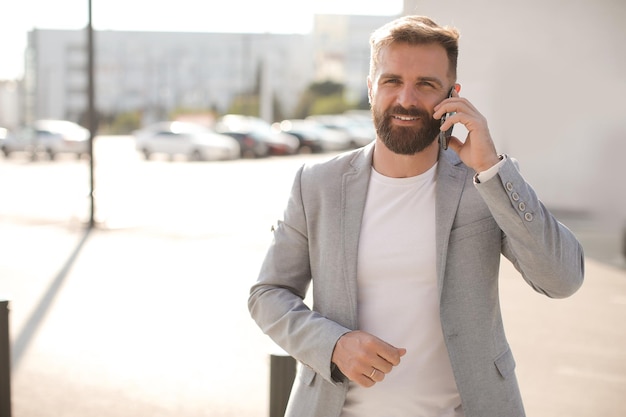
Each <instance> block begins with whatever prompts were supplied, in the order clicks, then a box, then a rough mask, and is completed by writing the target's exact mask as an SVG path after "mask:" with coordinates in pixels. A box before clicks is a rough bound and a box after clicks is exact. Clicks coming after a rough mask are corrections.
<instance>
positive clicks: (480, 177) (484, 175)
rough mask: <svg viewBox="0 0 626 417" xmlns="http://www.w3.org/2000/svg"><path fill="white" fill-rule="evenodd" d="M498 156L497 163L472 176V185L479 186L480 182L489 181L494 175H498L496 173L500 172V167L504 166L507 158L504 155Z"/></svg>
mask: <svg viewBox="0 0 626 417" xmlns="http://www.w3.org/2000/svg"><path fill="white" fill-rule="evenodd" d="M498 156H499V158H500V162H498V163H497V164H495V165H494V166H492V167H491V168H489V169H488V170H485V171H482V172H477V173H476V174H474V184H480V183H481V182H485V181H489V180H490V179H492V178H493V177H495V176H496V174H498V171H500V167H501V166H502V165H504V161H506V159H507V158H508V156H507V155H506V154H500V155H498Z"/></svg>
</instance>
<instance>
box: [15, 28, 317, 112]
mask: <svg viewBox="0 0 626 417" xmlns="http://www.w3.org/2000/svg"><path fill="white" fill-rule="evenodd" d="M86 40H87V36H86V33H85V31H76V30H34V31H32V32H31V33H30V34H29V46H28V53H27V56H28V58H27V68H26V71H25V74H26V76H25V79H26V80H25V81H26V89H27V96H28V99H27V107H29V109H30V110H29V111H27V112H26V114H27V115H30V116H31V118H33V119H35V118H44V117H49V118H60V119H69V120H79V119H80V117H81V115H83V114H84V112H85V111H86V108H87V87H88V84H87V83H88V74H87V53H86V46H85V45H86ZM94 44H95V48H94V49H95V83H96V88H95V90H96V91H95V92H96V94H95V97H96V108H97V110H98V111H99V112H100V113H102V114H117V113H122V112H127V111H133V110H141V111H143V112H144V117H145V118H147V119H148V120H155V119H159V118H162V117H165V116H166V115H167V114H168V113H169V112H170V111H171V110H173V109H175V108H190V109H210V108H214V109H217V110H218V111H225V110H226V109H227V107H228V106H229V105H230V103H231V100H232V99H233V97H234V96H235V95H237V94H242V93H246V92H250V91H252V90H253V89H254V88H255V85H256V83H257V82H258V81H257V80H258V79H259V71H260V68H262V67H263V68H267V70H268V72H269V74H268V75H269V76H268V77H264V78H265V79H268V80H269V82H270V83H271V85H270V88H269V90H270V91H271V92H272V93H273V95H274V96H275V97H276V98H277V100H278V101H279V102H280V104H281V106H283V108H285V109H290V108H293V107H294V106H295V105H296V103H297V100H298V99H299V95H300V93H301V92H302V91H303V90H304V89H305V88H306V87H307V86H308V84H309V83H310V82H311V80H312V79H313V49H312V42H311V37H310V36H306V35H275V34H225V33H170V32H127V31H96V32H95V35H94Z"/></svg>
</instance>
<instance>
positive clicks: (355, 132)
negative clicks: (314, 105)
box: [306, 114, 376, 148]
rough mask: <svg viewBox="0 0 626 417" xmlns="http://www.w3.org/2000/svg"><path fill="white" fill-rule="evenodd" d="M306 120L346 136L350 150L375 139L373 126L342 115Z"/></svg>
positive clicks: (329, 115) (312, 117)
mask: <svg viewBox="0 0 626 417" xmlns="http://www.w3.org/2000/svg"><path fill="white" fill-rule="evenodd" d="M306 120H314V121H316V122H318V123H321V124H322V125H324V126H325V127H327V128H329V129H333V130H337V131H340V132H344V133H345V134H347V135H348V137H349V140H350V145H351V147H352V148H359V147H361V146H365V145H367V144H368V143H370V142H372V141H373V140H375V139H376V131H375V129H374V126H373V124H372V125H371V128H370V126H367V125H364V124H363V122H362V121H357V120H355V119H354V118H353V117H350V116H347V115H343V114H324V115H312V116H308V117H307V118H306Z"/></svg>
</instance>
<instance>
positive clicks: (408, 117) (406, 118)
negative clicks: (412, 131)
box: [391, 115, 419, 122]
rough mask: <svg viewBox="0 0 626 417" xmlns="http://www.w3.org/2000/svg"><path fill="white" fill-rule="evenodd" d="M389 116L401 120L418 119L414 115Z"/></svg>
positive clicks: (410, 120) (411, 120)
mask: <svg viewBox="0 0 626 417" xmlns="http://www.w3.org/2000/svg"><path fill="white" fill-rule="evenodd" d="M391 117H392V118H394V119H397V120H401V121H403V122H413V121H415V120H419V117H415V116H396V115H394V116H391Z"/></svg>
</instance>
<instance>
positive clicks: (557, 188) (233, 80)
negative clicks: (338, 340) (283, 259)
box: [0, 0, 626, 417]
mask: <svg viewBox="0 0 626 417" xmlns="http://www.w3.org/2000/svg"><path fill="white" fill-rule="evenodd" d="M91 4H92V24H93V29H94V83H95V84H94V96H93V97H94V99H95V103H94V107H95V137H94V141H93V144H94V149H93V159H90V151H89V146H88V143H89V140H88V139H89V136H90V132H89V128H90V114H89V108H88V107H89V106H88V100H89V97H88V88H89V82H88V81H89V74H88V54H87V49H88V47H87V45H88V43H87V39H88V38H87V32H88V30H87V29H86V27H87V24H88V2H87V0H63V1H57V2H47V1H43V0H23V1H19V2H9V3H7V4H3V5H1V6H0V11H1V12H2V13H1V15H2V16H3V19H2V24H0V39H2V41H1V42H0V146H1V150H2V153H0V295H5V296H6V297H7V298H8V299H10V300H11V316H10V319H11V322H10V325H11V326H10V329H11V347H12V359H11V364H12V371H13V372H12V378H13V403H14V407H13V408H14V412H13V415H14V416H16V417H34V416H49V415H56V416H76V415H81V416H87V415H94V416H95V415H97V416H99V417H102V416H122V415H123V416H129V415H142V416H145V415H151V416H172V415H177V416H196V415H198V416H200V415H208V416H238V417H242V416H250V417H252V416H265V415H266V410H267V401H268V395H267V389H268V386H267V382H268V378H269V375H268V366H267V365H268V364H267V355H268V352H274V351H275V349H276V348H275V347H274V346H273V345H272V344H271V343H270V342H269V341H268V340H267V339H266V338H265V337H264V336H263V335H261V334H260V332H259V330H258V329H257V328H256V327H255V326H254V324H253V323H251V320H250V319H249V317H248V313H247V310H246V305H245V303H246V299H247V291H248V288H249V286H250V285H251V284H252V282H253V281H254V279H255V277H256V273H257V272H258V268H259V266H260V262H261V261H262V258H263V255H264V252H265V249H266V248H267V245H268V244H269V240H270V239H271V234H270V233H269V230H270V226H271V225H272V224H273V223H274V222H275V221H276V219H277V218H279V217H280V216H281V213H282V209H283V206H284V203H285V202H286V198H287V195H288V192H289V189H290V185H291V180H292V178H293V174H294V173H295V170H296V169H297V168H298V167H299V166H300V165H301V164H302V163H304V162H310V161H315V160H321V159H324V158H329V157H331V156H333V155H335V154H336V153H337V152H341V151H343V150H347V149H353V148H355V147H359V146H363V145H364V144H365V143H368V142H369V141H371V140H373V138H374V136H373V135H374V131H373V126H372V123H371V120H370V117H369V110H368V101H367V89H366V77H367V72H368V66H369V44H368V38H369V35H370V33H371V32H372V31H373V30H374V29H376V28H378V27H379V26H381V25H382V24H384V23H386V22H388V21H389V20H391V19H393V18H395V17H396V16H399V15H402V14H423V15H428V16H430V17H432V18H433V19H434V20H435V21H437V22H438V23H440V24H443V25H451V26H455V27H457V28H458V29H459V30H460V32H461V41H460V42H461V44H460V56H459V71H458V81H459V82H460V83H461V85H462V89H461V95H462V96H465V97H467V98H468V99H469V100H470V101H471V102H472V103H473V104H474V105H475V106H476V107H477V108H478V109H479V110H480V111H481V113H482V114H483V115H484V116H485V117H486V118H487V120H488V122H489V125H490V129H491V133H492V136H493V138H494V141H495V142H496V145H497V147H498V150H499V151H500V152H505V153H508V154H509V155H511V156H513V157H515V158H516V159H517V160H518V161H519V163H520V167H521V169H522V172H523V174H524V175H525V177H526V178H527V179H528V181H529V182H530V183H531V184H532V185H533V187H534V188H535V190H536V191H537V192H538V194H539V196H540V197H541V199H542V201H543V202H544V203H545V204H546V205H547V206H548V207H549V208H550V209H551V210H552V211H553V212H554V213H555V214H556V215H557V217H559V219H560V220H561V221H563V222H564V223H565V224H566V225H567V226H568V227H570V228H572V229H573V230H574V232H575V233H576V234H577V236H578V237H579V239H580V240H581V242H582V243H583V246H584V247H585V252H586V255H587V256H588V258H589V262H590V271H591V272H590V276H591V281H592V284H590V285H591V287H590V289H589V290H586V291H587V292H585V293H584V294H583V295H582V296H581V297H580V298H578V299H575V300H574V301H573V304H567V303H566V304H563V306H562V307H558V308H557V314H556V318H555V319H554V320H552V321H551V320H550V319H547V318H546V316H550V315H551V314H554V311H552V310H546V309H548V308H549V307H548V305H546V306H545V309H544V306H543V304H541V302H539V304H533V314H536V315H532V314H531V315H529V313H528V312H527V311H526V310H525V309H524V305H528V304H525V303H526V298H524V297H523V296H520V295H518V292H517V291H518V288H517V287H516V286H515V285H516V284H511V283H509V281H508V280H507V279H505V280H504V283H503V290H502V291H503V296H504V297H505V298H506V302H503V306H505V307H503V308H504V314H505V316H506V318H507V319H508V322H509V323H510V324H511V327H512V329H511V333H510V338H511V341H512V343H513V345H515V346H517V347H518V350H517V352H519V353H518V356H517V357H516V359H517V360H518V364H520V365H523V366H520V368H522V369H521V370H520V381H521V385H522V388H523V391H524V388H525V389H526V391H525V392H526V393H527V394H526V396H527V397H526V398H525V400H526V402H527V406H528V407H529V411H534V413H532V415H536V416H541V417H552V416H554V417H556V416H561V415H564V414H567V415H569V416H570V417H576V416H580V417H591V416H596V415H604V416H615V417H617V416H620V417H621V416H622V415H623V414H624V412H626V403H624V402H623V398H622V397H623V392H624V390H625V389H626V368H625V367H626V357H625V356H624V355H625V353H624V352H626V350H625V349H623V343H626V334H625V333H626V332H624V331H623V330H622V329H623V326H622V323H623V322H624V320H626V287H625V285H626V280H625V279H623V278H624V275H623V274H624V270H625V261H624V255H623V254H624V252H625V251H626V192H625V191H626V189H625V188H624V186H623V185H619V184H621V181H622V179H623V178H625V177H626V168H625V167H624V164H623V163H622V159H623V155H624V152H625V151H626V119H625V118H624V113H625V111H624V110H626V109H625V107H624V103H623V99H622V97H623V96H624V93H626V75H625V74H626V48H624V46H623V43H624V41H625V40H626V26H625V25H624V22H626V2H624V1H622V0H596V1H593V2H591V1H586V0H574V1H571V0H570V1H567V0H550V1H545V0H527V1H524V2H513V1H496V0H473V1H467V0H443V1H442V0H440V1H430V0H388V1H385V2H381V1H375V0H372V1H364V0H362V1H358V2H354V1H351V0H345V1H344V0H335V1H330V0H315V1H293V0H266V1H263V2H260V1H244V0H232V1H229V2H226V3H224V2H219V3H218V2H214V1H208V2H193V1H190V0H179V1H177V2H175V3H167V2H166V3H163V2H160V3H159V2H157V3H155V2H146V1H141V0H126V1H121V0H107V1H103V0H92V3H91ZM455 133H456V134H457V135H458V136H460V137H461V138H462V137H463V134H464V131H463V129H462V128H460V127H457V128H455ZM191 162H193V163H191ZM94 177H95V182H91V180H93V179H94ZM94 184H95V191H94ZM90 196H93V197H94V200H93V201H91V202H90V199H89V197H90ZM94 210H95V221H96V222H95V224H96V226H97V227H96V228H95V229H93V230H90V229H88V228H87V227H86V225H88V222H89V218H90V215H91V216H93V215H94ZM505 272H506V273H505V276H507V277H508V276H509V275H510V274H508V272H507V271H505ZM523 292H524V293H529V291H528V290H527V289H525V290H524V291H523ZM533 300H535V299H533ZM576 300H578V301H576ZM530 302H532V303H536V301H530ZM507 305H508V306H509V307H506V306H507ZM544 312H545V314H544ZM583 313H585V314H583ZM551 317H552V316H551ZM544 321H545V325H546V327H541V328H537V326H536V323H537V322H542V323H543V322H544ZM559 329H560V330H559ZM515 346H514V347H515ZM537 346H543V348H544V354H545V356H544V357H543V358H541V359H538V358H537V357H536V356H535V355H534V353H533V352H534V350H533V349H534V348H537ZM526 348H527V349H526ZM546 352H547V353H546ZM551 355H552V356H551ZM551 358H558V360H555V361H552V362H551V361H550V360H549V359H551ZM563 358H565V359H563ZM523 369H527V371H524V370H523ZM537 372H545V373H546V374H539V375H541V376H538V373H537ZM557 384H558V386H559V387H560V390H557V392H556V393H555V392H554V390H553V387H554V386H555V385H557ZM593 388H595V389H596V391H593ZM591 391H593V393H592V392H591ZM0 397H1V396H0ZM241 398H245V400H244V401H242V400H241ZM574 399H575V401H574ZM572 405H573V406H574V407H572ZM0 406H1V404H0ZM51 410H53V411H51ZM563 410H567V411H565V412H564V411H563ZM529 415H530V413H529ZM3 417H4V416H3Z"/></svg>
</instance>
